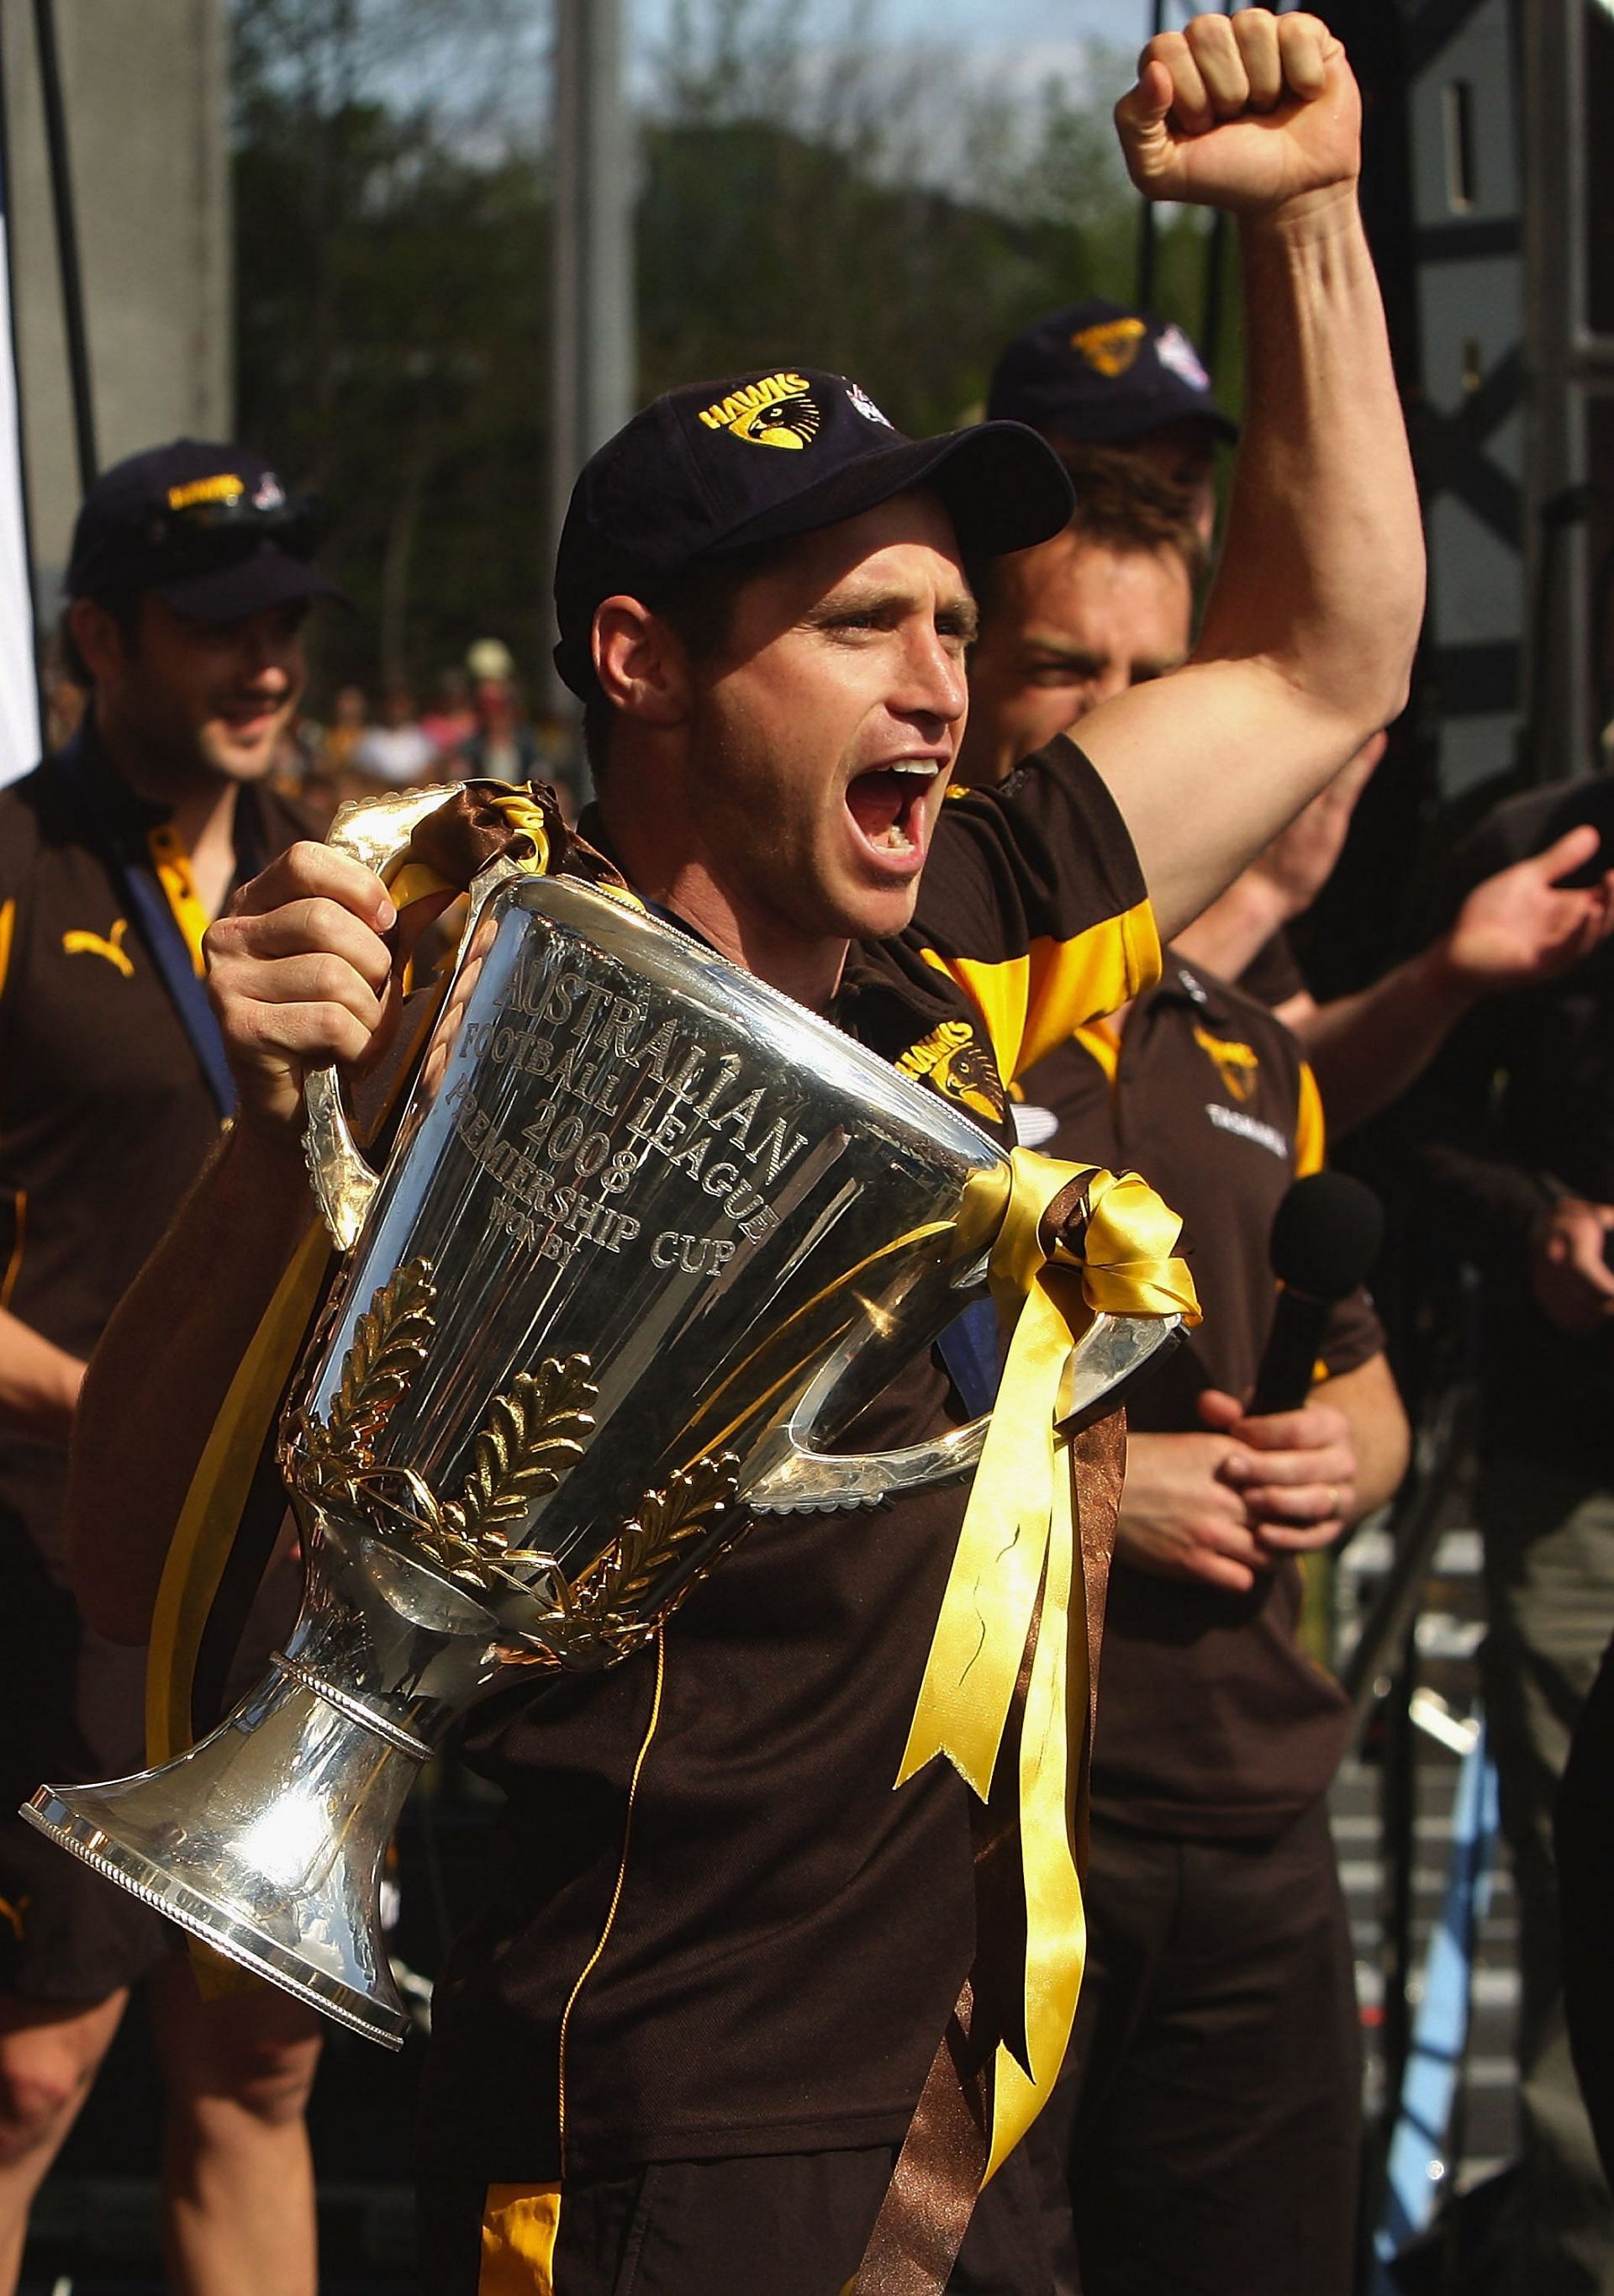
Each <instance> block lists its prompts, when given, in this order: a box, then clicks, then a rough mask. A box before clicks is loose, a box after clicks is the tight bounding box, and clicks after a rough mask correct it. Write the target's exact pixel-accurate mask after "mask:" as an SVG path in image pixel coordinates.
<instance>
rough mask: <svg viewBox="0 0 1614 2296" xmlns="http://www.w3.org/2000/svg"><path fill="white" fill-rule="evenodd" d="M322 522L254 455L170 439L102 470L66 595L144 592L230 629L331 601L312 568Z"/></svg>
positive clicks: (330, 588)
mask: <svg viewBox="0 0 1614 2296" xmlns="http://www.w3.org/2000/svg"><path fill="white" fill-rule="evenodd" d="M321 530H322V521H321V519H320V517H319V514H318V512H317V510H316V508H315V504H313V503H312V502H310V501H309V500H307V499H306V498H305V499H303V500H301V501H297V500H293V499H291V498H290V497H289V496H287V494H286V492H285V489H284V488H283V487H282V485H281V483H280V480H278V479H277V478H276V477H275V475H274V471H272V470H271V469H270V468H269V465H268V464H267V463H266V462H265V461H264V459H263V457H262V455H255V454H253V453H252V451H251V449H250V447H232V446H225V445H221V444H219V443H217V441H213V440H209V439H175V440H174V441H173V442H172V444H171V445H168V446H167V447H148V448H147V449H146V450H145V452H144V453H143V454H139V455H129V456H128V458H127V461H125V462H121V463H113V465H112V467H111V470H107V471H102V473H101V476H100V477H99V478H98V479H97V480H95V481H94V485H93V486H92V487H91V488H90V490H89V492H88V493H87V494H86V496H85V498H84V503H83V505H82V507H81V508H80V510H79V512H78V520H77V522H76V523H75V525H74V528H73V548H72V554H71V556H70V559H69V561H68V570H67V579H66V585H65V586H66V589H67V594H68V595H69V596H70V598H97V597H106V596H109V595H111V594H113V593H115V592H118V591H127V590H150V591H152V593H153V594H155V595H156V596H157V597H159V598H160V599H161V600H162V602H163V603H164V605H166V606H170V607H172V609H173V611H175V613H176V614H183V615H184V616H185V617H186V619H188V620H191V621H197V622H233V621H239V620H240V619H242V617H243V616H245V615H248V614H258V613H262V612H264V611H266V609H267V608H270V607H273V606H283V605H288V604H290V603H292V602H293V601H294V600H296V599H299V598H337V599H340V600H341V602H342V603H343V604H344V605H345V604H347V603H348V600H347V599H346V598H344V597H343V595H342V593H341V591H340V590H339V589H338V588H337V586H336V585H335V583H334V582H332V580H331V579H330V578H329V577H328V576H327V575H324V574H322V573H321V572H320V571H319V570H318V569H317V567H315V566H314V565H312V564H310V560H311V559H312V557H313V555H314V552H315V548H316V547H317V546H318V543H319V540H320V535H321Z"/></svg>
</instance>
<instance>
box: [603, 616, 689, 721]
mask: <svg viewBox="0 0 1614 2296" xmlns="http://www.w3.org/2000/svg"><path fill="white" fill-rule="evenodd" d="M594 675H595V676H596V677H597V678H598V679H599V681H600V686H601V690H602V693H604V695H605V698H606V700H607V701H609V702H610V704H611V706H612V708H613V709H619V710H620V711H621V712H622V714H623V716H624V717H636V718H637V719H638V720H639V722H640V723H641V725H645V726H677V725H680V724H682V722H683V721H684V718H685V717H688V715H689V713H690V708H691V704H692V701H693V699H694V681H693V679H692V676H691V675H690V661H689V656H688V654H687V653H686V652H685V651H684V645H683V643H682V641H681V640H680V639H679V638H677V637H676V635H674V633H673V632H672V630H670V629H669V628H668V625H667V624H666V623H665V622H664V621H663V620H662V619H661V618H660V615H659V614H653V613H651V610H650V608H649V607H648V606H645V605H642V604H641V603H640V602H639V600H638V599H637V598H629V597H616V598H607V599H606V600H605V602H604V603H603V604H602V605H600V606H597V607H596V608H595V609H594Z"/></svg>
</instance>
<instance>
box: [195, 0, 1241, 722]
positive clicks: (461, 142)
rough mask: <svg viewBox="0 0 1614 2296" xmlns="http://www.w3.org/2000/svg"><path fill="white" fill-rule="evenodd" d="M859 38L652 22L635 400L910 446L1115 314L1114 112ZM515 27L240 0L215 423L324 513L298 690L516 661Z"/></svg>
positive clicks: (545, 195) (395, 4) (1130, 223)
mask: <svg viewBox="0 0 1614 2296" xmlns="http://www.w3.org/2000/svg"><path fill="white" fill-rule="evenodd" d="M877 9H878V0H874V11H875V12H874V13H873V15H871V12H870V7H869V5H868V4H866V0H865V4H864V5H862V6H860V7H854V6H852V5H851V4H850V0H791V4H790V5H788V6H787V5H785V4H783V0H680V4H678V5H677V6H676V7H675V9H674V10H673V12H672V16H671V19H670V28H669V31H668V37H667V40H666V43H665V45H664V47H663V50H662V52H661V53H660V55H659V56H657V57H656V58H654V59H652V60H651V65H650V71H651V82H650V85H649V86H648V88H647V89H645V90H644V91H643V95H644V101H643V127H642V136H641V180H640V184H639V196H638V206H637V217H638V221H637V239H636V256H635V260H636V266H637V297H638V317H639V331H640V332H639V348H640V378H639V380H640V387H641V394H642V396H643V398H649V397H651V395H653V394H654V393H655V392H656V391H658V390H661V389H666V388H667V387H668V385H669V384H671V383H674V382H678V381H689V380H692V379H693V378H696V377H699V376H711V377H713V378H718V377H721V376H724V375H725V374H729V373H733V372H735V371H736V370H738V369H741V368H744V367H747V366H751V365H784V364H789V363H791V362H800V363H806V364H808V365H819V366H828V367H832V368H839V369H841V370H843V371H845V372H847V373H852V374H855V375H856V376H857V378H858V379H859V380H860V381H863V382H864V384H865V385H866V386H867V387H868V389H870V390H871V391H872V392H873V395H874V396H875V398H877V399H878V400H879V401H880V403H881V405H882V406H885V408H886V410H887V412H888V413H889V414H890V415H891V417H892V419H893V420H894V421H895V422H897V423H898V424H899V425H900V426H901V427H902V428H904V429H905V430H911V431H914V432H920V433H922V432H924V431H927V430H937V429H940V428H943V427H946V426H947V425H950V424H952V423H954V422H959V421H961V420H964V419H967V418H968V417H970V416H971V415H972V414H975V413H977V412H978V411H979V406H980V405H981V402H982V401H983V399H984V398H985V393H986V387H987V377H988V374H989V373H990V370H991V366H992V364H993V361H994V359H995V357H996V355H997V353H998V351H999V350H1000V349H1001V348H1002V347H1003V345H1004V342H1005V341H1006V340H1008V338H1009V337H1010V336H1012V334H1014V333H1015V332H1017V331H1018V330H1019V329H1020V328H1021V327H1023V326H1025V325H1027V324H1029V323H1030V322H1031V321H1032V320H1033V319H1035V318H1036V317H1038V316H1041V315H1042V314H1043V313H1044V312H1045V311H1047V310H1049V309H1052V308H1054V307H1057V306H1058V305H1059V304H1061V303H1062V302H1068V301H1073V300H1075V299H1077V297H1079V296H1082V295H1086V294H1093V293H1105V294H1110V295H1114V296H1116V297H1118V298H1120V299H1127V298H1128V297H1129V296H1130V295H1131V293H1132V292H1133V288H1134V282H1135V275H1136V260H1137V243H1138V222H1137V208H1136V202H1135V200H1134V199H1133V198H1132V196H1131V194H1130V193H1129V191H1128V190H1127V185H1126V184H1125V180H1124V177H1123V176H1122V175H1121V172H1120V168H1119V165H1118V158H1117V155H1116V151H1115V143H1114V137H1113V134H1112V131H1111V129H1110V124H1109V116H1108V115H1109V102H1108V98H1107V97H1106V98H1105V100H1103V101H1097V100H1090V98H1089V96H1088V94H1087V93H1086V90H1085V89H1083V88H1076V87H1073V86H1070V85H1069V83H1065V82H1058V81H1055V82H1052V83H1050V84H1049V85H1048V86H1046V87H1045V88H1043V89H1042V90H1040V91H1039V92H1037V94H1036V96H1035V97H1034V98H1032V99H1031V100H1029V101H1028V100H1027V99H1026V98H1025V97H1024V96H1023V95H1022V96H1020V97H1018V98H1016V97H1012V96H1011V95H1010V94H1007V93H1005V92H1004V90H1003V89H1001V88H993V87H992V86H980V87H978V88H975V89H972V90H968V91H965V92H962V93H961V91H960V89H959V86H958V75H957V72H956V60H955V59H954V58H947V57H942V56H938V55H937V54H935V53H927V52H925V51H923V50H921V51H920V52H918V53H914V52H912V51H906V52H903V53H896V52H894V51H892V50H890V49H889V48H884V47H882V46H881V44H880V41H879V38H878V29H879V27H878V13H877ZM521 13H522V11H521V9H520V7H518V5H517V4H516V0H478V7H477V12H476V15H475V19H474V26H475V33H476V37H474V38H473V37H472V35H471V31H468V30H467V29H466V21H467V20H466V12H463V11H455V12H453V21H452V23H449V22H447V21H446V12H444V11H443V10H442V9H441V8H440V6H438V5H436V4H434V0H234V6H233V28H234V39H235V48H234V107H233V112H234V117H233V150H234V194H235V214H236V234H237V258H238V260H237V329H238V361H237V373H238V389H239V398H240V414H239V422H240V428H241V430H242V434H243V436H245V437H247V438H249V439H251V440H252V441H253V442H254V443H255V444H257V445H259V446H261V447H263V448H264V449H265V450H266V452H267V453H268V454H270V455H271V456H272V457H273V458H274V460H275V462H276V463H278V464H279V465H280V466H281V467H282V468H283V471H285V472H286V473H287V474H288V476H289V477H290V478H291V480H293V481H294V482H295V483H298V484H303V485H311V486H314V487H315V488H318V489H319V490H320V491H321V492H322V493H324V495H325V496H326V497H327V498H328V500H329V501H330V503H331V504H332V509H333V512H334V517H335V523H334V527H333V530H332V538H331V543H330V545H329V549H328V553H327V559H328V562H329V563H330V564H331V566H332V570H333V571H334V572H335V573H336V575H337V577H338V578H339V579H340V580H341V581H342V582H343V584H344V585H345V586H346V587H347V588H348V591H349V592H350V594H352V596H353V598H354V599H355V602H356V604H357V605H358V607H359V610H360V611H359V615H358V617H357V618H356V619H351V620H349V619H347V618H343V617H340V616H334V615H332V616H327V617H324V618H322V628H321V633H320V644H321V646H322V649H323V653H322V660H321V664H320V668H321V671H322V676H321V678H320V681H319V685H320V687H322V688H324V689H327V690H328V688H329V687H330V686H331V685H333V684H335V683H338V682H340V681H341V680H343V679H348V678H352V679H356V680H358V681H359V682H361V683H364V684H365V685H371V686H373V685H374V683H375V681H376V678H377V676H378V675H381V674H397V673H398V672H405V671H412V672H413V673H414V676H415V677H416V679H417V680H419V681H421V682H422V684H429V683H430V680H431V679H432V678H433V676H435V674H436V673H437V671H438V669H439V668H441V667H442V666H444V665H446V664H448V663H452V662H455V661H457V660H459V659H461V658H462V657H463V652H464V649H465V646H466V644H468V642H469V641H470V640H471V639H472V638H474V637H476V636H479V635H484V634H486V633H488V632H497V633H498V634H499V635H503V636H504V637H505V638H506V639H507V641H508V642H509V643H510V644H512V647H513V648H514V650H515V652H516V654H517V656H518V659H519V660H520V661H521V663H522V664H523V667H524V668H525V669H526V670H527V672H528V676H529V677H536V673H537V670H538V668H539V665H540V661H541V656H542V646H543V643H544V627H545V591H546V586H547V575H548V568H549V562H550V557H551V553H552V550H553V537H552V536H551V534H550V531H549V513H548V472H547V403H548V396H549V373H548V336H547V324H548V288H549V275H550V266H551V250H550V226H551V205H550V192H549V182H548V176H547V169H546V165H545V159H544V156H543V153H542V151H541V150H535V148H534V147H533V138H532V136H531V134H530V132H528V134H527V135H525V137H523V135H520V134H519V133H517V132H516V130H515V129H514V128H512V124H511V121H512V116H519V107H516V106H514V104H513V101H512V95H511V93H510V91H511V88H512V85H513V84H514V83H513V80H512V75H511V73H510V72H509V70H507V69H506V68H505V67H504V65H503V64H502V63H501V61H500V59H501V57H503V56H505V55H507V54H508V53H509V51H508V50H507V49H502V48H501V47H500V46H499V45H498V39H497V37H496V36H499V35H501V32H502V29H503V31H505V32H508V31H509V30H510V28H511V27H512V26H513V25H514V24H515V23H516V21H517V19H518V18H519V17H520V15H521ZM531 13H532V11H531V8H530V4H529V0H528V4H527V5H526V7H525V14H526V16H528V17H530V15H531ZM512 36H513V35H512ZM478 38H479V39H480V41H481V43H482V45H481V46H480V47H478V46H477V39H478ZM1124 77H1125V70H1124V67H1123V66H1122V65H1121V64H1119V62H1118V61H1115V60H1109V59H1105V60H1101V61H1098V62H1096V63H1095V66H1094V72H1093V80H1094V86H1102V87H1104V88H1105V89H1109V88H1110V87H1112V86H1118V85H1120V83H1121V81H1122V80H1123V78H1124ZM535 103H536V98H535ZM944 154H945V155H946V156H945V157H944V156H942V155H944ZM1205 249H1206V238H1205V234H1204V230H1203V227H1202V225H1201V222H1200V219H1199V218H1197V217H1176V218H1167V219H1165V220H1164V221H1163V224H1162V228H1161V230H1160V232H1159V237H1158V242H1157V250H1158V253H1157V271H1156V279H1157V289H1156V301H1157V304H1158V306H1159V307H1160V308H1162V309H1163V310H1164V311H1165V312H1166V313H1167V315H1168V316H1176V317H1177V318H1179V319H1181V320H1182V322H1183V324H1184V325H1186V326H1187V327H1188V328H1189V330H1190V332H1196V333H1197V332H1198V331H1199V328H1200V323H1201V319H1202V316H1203V293H1204V287H1203V273H1204V258H1205ZM317 698H318V694H317V690H316V699H317Z"/></svg>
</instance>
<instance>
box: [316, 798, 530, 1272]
mask: <svg viewBox="0 0 1614 2296" xmlns="http://www.w3.org/2000/svg"><path fill="white" fill-rule="evenodd" d="M456 791H457V784H455V783H446V782H437V783H430V785H428V786H427V787H425V788H423V789H412V790H405V791H400V793H399V794H398V795H397V796H396V797H376V798H356V799H353V801H352V802H351V803H350V804H348V805H344V806H343V807H342V808H340V811H339V812H338V814H337V816H336V818H335V820H334V821H333V822H332V824H331V829H330V832H329V834H328V835H327V837H326V839H325V842H326V844H327V845H329V846H331V847H332V848H333V849H334V850H335V851H336V852H338V853H346V854H348V855H349V856H350V857H352V858H353V859H354V860H355V861H362V862H363V863H364V865H365V868H367V869H373V871H374V872H375V873H376V875H377V876H378V877H380V878H381V880H382V881H383V883H385V882H389V881H390V879H391V878H392V876H393V875H395V874H396V873H397V869H398V867H399V865H400V864H401V863H402V862H403V861H404V859H405V857H406V855H407V854H408V851H409V846H410V840H412V839H413V837H414V832H415V830H416V828H417V826H418V825H419V824H420V823H422V821H424V820H425V818H426V816H428V814H432V813H435V812H436V811H437V809H438V807H439V806H440V805H444V804H446V803H447V800H448V799H450V798H451V797H453V796H455V794H456ZM519 873H520V872H519V871H518V870H517V869H516V868H515V867H514V865H512V864H511V863H510V862H508V861H506V860H505V859H504V857H499V858H497V859H496V860H493V861H490V862H489V863H488V865H487V867H486V868H485V869H484V870H483V871H482V872H481V873H480V874H479V876H478V877H477V878H476V879H475V880H474V881H473V882H472V884H471V906H470V908H469V910H468V912H467V914H466V920H465V925H464V929H463V931H462V932H461V935H460V947H461V948H462V949H463V948H464V947H466V946H467V945H468V944H469V942H470V939H471V926H472V925H473V924H474V923H475V922H476V920H477V918H478V916H479V914H480V913H481V909H482V905H483V903H484V902H485V901H486V900H487V897H488V895H489V894H490V893H491V892H492V891H493V890H494V888H495V886H496V885H499V884H502V883H503V882H504V879H505V878H506V877H511V876H515V875H518V874H519ZM303 1106H304V1108H305V1110H306V1111H307V1119H308V1120H307V1128H306V1130H305V1132H304V1135H303V1148H304V1152H305V1154H306V1155H307V1160H308V1177H309V1178H310V1180H311V1181H312V1182H313V1185H314V1196H315V1202H316V1203H317V1204H318V1206H319V1209H320V1212H321V1215H322V1217H323V1218H324V1223H325V1226H326V1227H327V1228H328V1229H329V1230H330V1232H331V1236H332V1241H333V1242H334V1243H335V1245H336V1248H337V1250H338V1251H348V1250H349V1249H350V1248H351V1246H352V1245H353V1244H354V1243H355V1242H356V1241H357V1238H358V1232H359V1230H360V1228H361V1227H362V1226H364V1224H365V1213H366V1212H367V1211H368V1210H369V1209H370V1203H371V1199H372V1198H373V1196H374V1194H375V1192H376V1190H377V1189H378V1188H379V1187H380V1186H381V1179H380V1177H379V1176H378V1175H377V1174H376V1173H375V1172H374V1171H373V1169H371V1166H370V1165H369V1163H368V1162H367V1161H366V1160H365V1157H364V1156H363V1154H362V1153H361V1152H360V1150H359V1146H358V1144H357V1142H356V1140H355V1139H354V1137H353V1131H352V1128H351V1126H350V1125H349V1124H348V1111H347V1110H346V1109H345V1108H344V1107H343V1106H342V1094H341V1086H340V1082H339V1080H338V1078H337V1073H336V1070H335V1069H334V1067H332V1066H330V1065H326V1066H324V1067H323V1068H314V1069H310V1070H308V1072H307V1075H306V1076H305V1077H304V1078H303Z"/></svg>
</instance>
